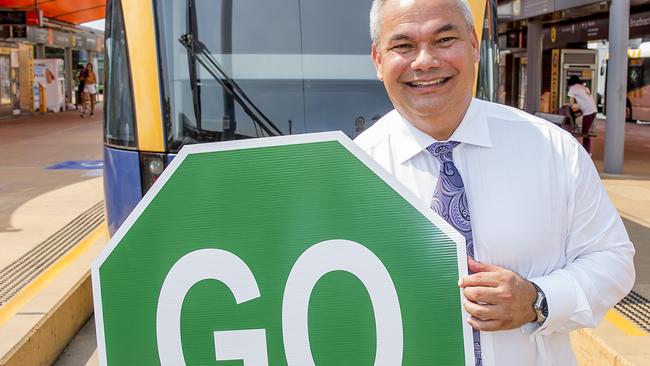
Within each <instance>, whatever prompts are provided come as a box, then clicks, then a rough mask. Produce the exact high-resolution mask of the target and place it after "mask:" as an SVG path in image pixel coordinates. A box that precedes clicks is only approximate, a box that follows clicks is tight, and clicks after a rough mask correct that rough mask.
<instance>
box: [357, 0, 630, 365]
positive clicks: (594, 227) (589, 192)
mask: <svg viewBox="0 0 650 366" xmlns="http://www.w3.org/2000/svg"><path fill="white" fill-rule="evenodd" d="M370 34H371V38H372V59H373V62H374V64H375V67H376V70H377V77H378V78H379V79H380V80H382V81H383V82H384V85H385V87H386V91H387V92H388V96H389V98H390V100H391V102H392V103H393V105H394V107H395V110H393V111H392V112H390V113H388V114H387V115H386V116H384V117H383V118H382V119H380V120H379V121H377V123H375V124H374V125H373V126H372V127H371V128H369V129H368V130H366V131H365V132H364V133H362V134H361V135H360V136H359V137H358V138H357V139H356V140H355V142H356V143H357V144H358V145H359V146H360V147H361V148H362V149H363V150H364V151H366V152H367V153H368V154H370V155H371V156H372V157H373V158H374V159H375V160H376V161H377V162H378V163H379V164H380V165H382V166H383V167H384V168H386V169H387V170H388V171H389V172H390V173H392V174H393V175H394V176H396V177H397V179H398V180H400V181H401V182H402V183H403V184H404V185H405V186H406V187H407V188H408V189H410V190H411V191H412V192H413V193H414V194H415V195H416V196H417V197H418V198H419V199H420V200H422V202H425V203H426V204H427V205H430V207H431V209H432V210H434V211H435V212H436V213H438V214H439V215H440V216H441V217H443V218H444V219H445V220H446V221H447V222H449V224H450V225H451V226H453V227H454V228H455V229H456V230H458V231H459V232H460V233H461V234H462V235H463V236H464V237H465V239H466V246H467V253H468V264H469V269H470V272H472V273H473V274H471V275H469V276H467V277H464V278H461V279H460V281H459V286H460V287H461V288H462V289H463V293H464V295H465V299H464V303H463V306H464V308H465V310H467V312H468V313H469V314H470V317H469V319H468V320H467V321H468V322H469V324H470V325H471V326H472V327H473V328H474V329H475V331H474V347H475V358H476V365H499V366H501V365H506V366H508V365H517V366H519V365H573V364H575V362H576V361H575V357H574V355H573V352H572V351H571V347H570V343H569V332H570V331H571V330H574V329H577V328H581V327H594V326H596V325H597V324H598V322H599V321H600V320H601V319H602V317H603V316H604V314H605V312H606V311H607V310H608V309H609V308H610V307H612V306H613V305H614V304H616V303H617V302H618V301H619V300H620V299H621V298H622V297H623V296H625V295H626V294H627V293H628V292H629V291H630V289H631V287H632V285H633V283H634V276H635V274H634V266H633V262H632V259H633V256H634V248H633V246H632V243H631V242H630V240H629V238H628V235H627V232H626V231H625V228H624V226H623V223H622V221H621V219H620V217H619V216H618V214H617V212H616V210H615V209H614V207H613V205H612V204H611V202H610V200H609V198H608V197H607V194H606V192H605V191H604V189H603V187H602V184H601V182H600V179H599V176H598V173H597V172H596V169H595V167H594V165H593V163H592V161H591V159H590V158H589V155H588V154H587V153H586V151H585V150H584V149H583V148H582V147H581V146H580V145H579V144H578V143H577V142H576V140H575V139H574V138H573V137H572V136H571V135H570V134H568V133H566V132H565V131H563V130H561V129H559V128H557V127H556V126H554V125H552V124H550V123H547V122H546V121H544V120H541V119H539V118H536V117H534V116H531V115H529V114H526V113H525V112H522V111H519V110H517V109H514V108H510V107H506V106H502V105H498V104H494V103H489V102H485V101H480V100H477V99H474V98H473V97H472V96H473V85H474V72H475V71H474V70H475V64H476V63H477V62H478V61H479V42H478V39H477V36H476V33H475V31H474V28H473V20H472V14H471V12H470V10H469V7H468V5H467V3H466V1H465V0H374V1H373V4H372V9H371V14H370Z"/></svg>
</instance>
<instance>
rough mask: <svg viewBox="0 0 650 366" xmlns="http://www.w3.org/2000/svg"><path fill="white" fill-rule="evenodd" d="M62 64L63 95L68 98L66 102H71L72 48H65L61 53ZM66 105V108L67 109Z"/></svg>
mask: <svg viewBox="0 0 650 366" xmlns="http://www.w3.org/2000/svg"><path fill="white" fill-rule="evenodd" d="M63 64H64V65H65V96H66V98H67V100H68V103H72V94H73V93H72V86H73V85H74V84H73V83H72V79H73V74H72V70H73V69H72V48H66V49H65V53H64V54H63ZM67 107H68V106H67V105H66V109H67Z"/></svg>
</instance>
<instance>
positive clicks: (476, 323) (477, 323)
mask: <svg viewBox="0 0 650 366" xmlns="http://www.w3.org/2000/svg"><path fill="white" fill-rule="evenodd" d="M467 323H468V324H469V325H470V326H471V327H472V328H474V329H476V330H480V331H483V332H493V331H497V330H503V329H504V328H503V327H502V322H501V321H499V320H481V319H477V318H475V317H473V316H470V317H469V319H467Z"/></svg>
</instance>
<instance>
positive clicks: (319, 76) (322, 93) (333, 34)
mask: <svg viewBox="0 0 650 366" xmlns="http://www.w3.org/2000/svg"><path fill="white" fill-rule="evenodd" d="M155 4H156V9H157V13H156V17H157V21H156V23H157V25H158V36H159V42H158V44H159V46H160V55H161V62H160V64H161V75H162V83H163V92H164V99H165V101H166V103H167V104H168V107H167V108H166V109H167V110H169V111H170V113H169V117H168V118H169V120H168V122H169V123H168V124H167V131H166V132H167V140H168V150H169V151H171V152H173V151H176V150H177V149H179V148H180V146H182V145H183V144H186V143H193V142H203V141H210V140H221V139H223V137H224V135H226V134H222V132H223V131H224V124H226V123H227V122H228V121H230V120H231V118H232V117H233V116H234V120H235V122H236V125H237V128H236V134H235V138H247V137H258V136H264V135H265V134H264V133H262V132H261V130H260V129H259V128H257V126H256V125H255V124H254V123H253V121H252V120H251V118H250V117H249V116H248V115H247V114H246V113H244V111H243V110H242V108H241V107H240V106H239V105H238V104H237V103H234V102H232V99H230V100H229V98H228V96H227V94H225V93H224V90H223V88H222V87H221V85H220V84H219V83H218V82H217V81H215V80H214V79H213V77H212V76H211V75H210V74H209V73H208V72H207V70H205V69H204V68H203V67H202V66H201V65H198V64H197V65H196V66H192V64H191V63H192V62H195V61H193V60H192V58H191V57H188V54H187V52H186V50H185V48H184V47H183V46H182V45H181V44H180V43H179V42H178V38H179V37H180V36H181V35H183V34H186V33H188V32H192V33H193V36H194V38H196V39H198V40H200V41H201V42H202V43H203V44H205V46H206V47H207V48H208V49H209V51H210V54H211V56H213V58H214V59H215V60H216V61H217V62H218V63H219V64H220V65H221V66H222V68H223V69H224V70H225V72H226V74H228V75H229V76H230V77H231V78H232V79H233V80H234V81H235V82H236V83H238V84H239V85H240V86H241V88H242V89H243V90H244V92H245V93H246V94H247V95H248V97H249V98H250V99H251V100H252V102H253V103H254V104H255V105H256V106H257V107H258V108H259V109H260V110H261V111H262V112H263V113H264V114H266V115H267V116H268V117H269V119H270V120H272V121H273V122H274V124H275V125H277V126H278V128H279V129H280V130H281V131H282V133H283V134H289V133H293V134H295V133H305V132H316V131H331V130H342V131H343V132H345V133H347V134H348V135H349V136H350V137H354V136H355V135H356V133H358V131H359V130H360V129H361V130H362V129H363V128H364V127H366V128H367V127H369V126H370V125H371V124H372V123H373V121H374V120H377V119H378V118H380V117H381V116H382V115H383V114H384V113H386V112H388V111H389V110H390V108H391V107H390V102H389V100H388V98H387V96H386V93H385V91H384V89H383V87H382V85H381V83H380V82H379V81H378V80H377V79H376V76H375V71H374V68H373V65H372V60H371V58H370V38H369V36H368V13H369V10H370V4H371V1H370V0H365V1H353V2H350V1H344V0H331V1H326V2H323V1H320V0H299V1H295V0H275V1H263V0H237V1H235V0H186V1H172V2H163V1H157V2H156V3H155ZM192 4H194V10H195V14H193V13H192V11H191V10H190V9H192ZM229 6H232V9H231V10H229V9H228V7H229ZM224 9H227V10H226V12H227V13H226V12H224ZM192 19H194V20H195V24H196V25H195V27H192V26H190V24H191V23H192ZM193 67H196V82H195V83H194V82H193V79H194V78H193V77H192V71H191V70H192V68H193ZM193 85H195V87H194V88H193V87H192V86H193ZM289 121H291V122H289ZM359 127H360V128H359Z"/></svg>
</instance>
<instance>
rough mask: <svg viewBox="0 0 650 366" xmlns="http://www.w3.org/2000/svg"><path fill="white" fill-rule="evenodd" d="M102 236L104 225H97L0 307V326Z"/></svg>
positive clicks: (106, 233)
mask: <svg viewBox="0 0 650 366" xmlns="http://www.w3.org/2000/svg"><path fill="white" fill-rule="evenodd" d="M102 236H105V237H108V230H107V229H106V224H105V223H104V224H101V225H99V226H98V227H97V228H96V229H95V230H93V231H92V232H91V233H90V234H88V235H87V236H86V237H84V238H83V239H81V241H79V243H77V245H75V246H74V247H73V248H72V249H71V250H70V251H69V252H68V253H67V254H66V255H64V256H63V257H61V258H60V259H59V260H58V261H56V262H54V264H52V265H51V266H50V267H49V268H48V269H46V270H45V271H44V272H43V273H41V274H40V275H39V276H38V277H36V278H35V279H34V280H33V281H32V282H30V283H29V285H27V286H25V287H24V288H23V289H22V290H20V291H19V292H18V293H17V294H16V295H15V296H14V297H12V298H11V300H9V301H8V302H7V303H6V304H4V305H2V306H0V326H2V325H3V324H4V323H6V322H7V321H8V320H9V319H11V317H12V316H14V315H15V314H16V313H17V312H18V310H20V308H22V307H23V306H25V304H27V303H28V302H29V301H30V300H31V299H33V298H34V297H35V296H36V295H38V293H39V292H40V291H41V290H43V288H45V286H47V285H48V284H49V283H50V282H52V280H54V279H55V278H56V277H57V276H58V275H59V274H60V273H61V272H62V271H63V270H65V269H66V268H68V266H70V264H72V263H73V262H74V261H75V260H76V259H77V258H79V257H80V256H81V255H82V254H83V253H85V252H86V250H88V248H90V245H91V244H92V243H94V242H95V241H97V240H99V239H100V238H101V237H102Z"/></svg>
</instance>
